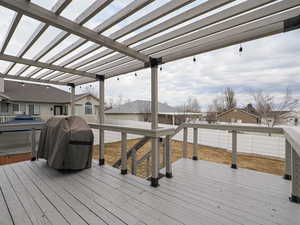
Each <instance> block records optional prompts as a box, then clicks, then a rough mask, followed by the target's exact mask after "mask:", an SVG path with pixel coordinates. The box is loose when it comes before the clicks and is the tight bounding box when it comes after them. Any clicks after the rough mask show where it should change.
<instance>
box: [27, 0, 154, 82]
mask: <svg viewBox="0 0 300 225" xmlns="http://www.w3.org/2000/svg"><path fill="white" fill-rule="evenodd" d="M112 1H113V0H106V1H103V0H97V1H96V2H95V3H94V4H92V5H91V6H90V7H89V8H88V9H87V10H85V11H84V12H83V13H82V14H81V15H80V16H78V17H77V18H76V19H75V21H74V22H75V23H78V24H79V25H83V24H84V23H86V22H87V21H88V20H89V19H90V18H92V17H93V16H94V15H95V14H96V13H98V12H100V11H101V10H102V9H103V8H105V7H106V6H107V5H108V4H109V3H111V2H112ZM150 2H152V0H151V1H150V0H147V1H145V0H142V1H140V0H139V1H134V2H133V3H132V4H129V5H128V6H127V7H125V8H124V9H123V10H121V11H120V12H118V13H117V14H116V15H115V16H114V17H113V18H108V19H107V20H105V21H104V22H103V23H101V24H100V25H98V26H96V27H95V28H94V29H93V30H94V31H95V32H97V33H99V34H100V33H102V32H104V31H105V30H107V29H109V28H110V27H112V26H114V25H115V24H117V23H118V22H120V20H122V19H123V18H126V17H128V16H130V15H132V14H133V13H134V12H136V11H137V10H139V9H141V8H143V7H144V6H146V5H147V4H149V3H150ZM69 35H70V33H65V32H63V31H62V32H61V33H60V34H59V35H58V36H57V37H56V38H55V39H54V40H53V42H51V43H50V44H48V46H46V48H44V49H42V51H41V52H40V53H38V54H37V56H36V57H35V60H39V59H41V58H42V57H43V56H45V55H46V54H47V53H48V52H50V51H51V50H52V49H53V48H55V47H56V46H57V45H58V44H60V43H61V42H62V41H63V40H64V39H66V38H67V37H68V36H69ZM87 42H88V41H87V40H86V39H79V40H77V41H76V42H75V43H73V44H72V45H70V46H69V47H67V48H65V49H63V50H62V51H60V52H59V53H58V54H56V55H55V56H53V57H52V58H51V59H49V60H47V63H54V62H56V61H57V60H59V59H61V58H62V57H64V56H66V55H67V54H68V53H70V52H72V51H75V50H76V49H77V48H79V47H80V46H82V45H83V44H85V43H87ZM100 47H101V45H97V44H96V45H93V48H92V49H90V48H88V50H87V51H85V54H88V53H90V52H91V51H94V50H97V49H99V48H100ZM82 56H84V55H82ZM72 58H73V57H71V58H70V60H71V61H72ZM74 60H75V59H74ZM60 65H61V66H66V65H67V64H60ZM37 72H39V70H38V69H37V70H35V71H33V72H32V73H31V74H30V76H33V75H34V74H35V73H37Z"/></svg>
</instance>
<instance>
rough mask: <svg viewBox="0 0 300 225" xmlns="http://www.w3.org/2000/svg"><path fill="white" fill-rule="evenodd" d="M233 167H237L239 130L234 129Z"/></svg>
mask: <svg viewBox="0 0 300 225" xmlns="http://www.w3.org/2000/svg"><path fill="white" fill-rule="evenodd" d="M231 168H232V169H237V131H236V130H233V131H232V151H231Z"/></svg>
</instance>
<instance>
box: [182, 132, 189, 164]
mask: <svg viewBox="0 0 300 225" xmlns="http://www.w3.org/2000/svg"><path fill="white" fill-rule="evenodd" d="M187 139H188V128H187V127H184V128H183V143H182V157H183V158H187V155H188V154H187Z"/></svg>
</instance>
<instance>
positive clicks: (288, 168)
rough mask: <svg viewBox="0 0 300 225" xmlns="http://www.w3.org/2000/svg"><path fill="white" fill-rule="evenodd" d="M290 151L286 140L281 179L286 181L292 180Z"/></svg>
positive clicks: (289, 145)
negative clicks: (283, 171)
mask: <svg viewBox="0 0 300 225" xmlns="http://www.w3.org/2000/svg"><path fill="white" fill-rule="evenodd" d="M291 161H292V150H291V144H290V143H289V142H288V140H285V173H284V176H283V178H284V179H286V180H291V179H292V173H291V169H292V168H291V167H292V165H291V164H292V162H291Z"/></svg>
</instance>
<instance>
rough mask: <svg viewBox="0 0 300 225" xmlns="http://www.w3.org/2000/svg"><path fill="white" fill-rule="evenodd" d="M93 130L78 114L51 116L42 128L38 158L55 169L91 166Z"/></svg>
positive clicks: (77, 168) (76, 168) (74, 168)
mask: <svg viewBox="0 0 300 225" xmlns="http://www.w3.org/2000/svg"><path fill="white" fill-rule="evenodd" d="M93 141H94V136H93V132H92V130H91V129H90V127H89V126H88V124H87V123H86V122H85V120H84V119H82V118H80V117H78V116H71V117H67V118H51V119H49V120H48V121H47V123H46V125H45V127H44V128H43V129H42V132H41V136H40V141H39V148H38V158H44V159H46V160H47V163H48V165H49V166H50V167H53V168H55V169H68V170H69V169H71V170H79V169H85V168H90V167H91V162H92V156H93Z"/></svg>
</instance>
